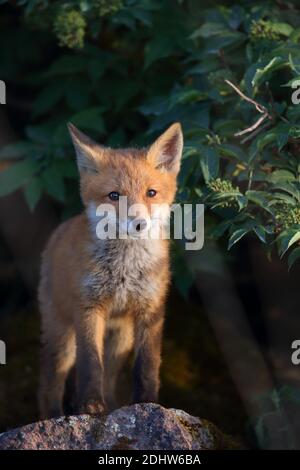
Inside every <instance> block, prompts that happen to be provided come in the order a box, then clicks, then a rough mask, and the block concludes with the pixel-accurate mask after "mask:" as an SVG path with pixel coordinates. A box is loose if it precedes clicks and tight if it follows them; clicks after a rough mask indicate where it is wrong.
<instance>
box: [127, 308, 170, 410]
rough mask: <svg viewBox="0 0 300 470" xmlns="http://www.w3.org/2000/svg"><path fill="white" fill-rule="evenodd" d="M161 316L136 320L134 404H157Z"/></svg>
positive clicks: (161, 328)
mask: <svg viewBox="0 0 300 470" xmlns="http://www.w3.org/2000/svg"><path fill="white" fill-rule="evenodd" d="M163 320H164V319H163V315H162V314H161V313H159V314H156V315H155V316H152V317H151V318H150V320H149V319H148V320H146V319H145V318H143V317H142V318H138V320H137V322H136V331H135V364H134V402H135V403H143V402H157V400H158V391H159V369H160V363H161V341H162V330H163Z"/></svg>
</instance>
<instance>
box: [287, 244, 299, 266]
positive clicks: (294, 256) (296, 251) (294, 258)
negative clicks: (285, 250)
mask: <svg viewBox="0 0 300 470" xmlns="http://www.w3.org/2000/svg"><path fill="white" fill-rule="evenodd" d="M299 258H300V247H297V248H295V249H294V250H293V251H292V252H291V253H290V254H289V257H288V267H289V271H290V269H291V268H292V266H293V265H294V264H295V262H296V261H297V260H298V259H299Z"/></svg>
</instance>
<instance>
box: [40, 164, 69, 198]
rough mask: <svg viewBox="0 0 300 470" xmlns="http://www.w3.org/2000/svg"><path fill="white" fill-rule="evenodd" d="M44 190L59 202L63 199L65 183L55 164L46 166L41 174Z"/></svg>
mask: <svg viewBox="0 0 300 470" xmlns="http://www.w3.org/2000/svg"><path fill="white" fill-rule="evenodd" d="M42 180H43V186H44V188H45V190H46V192H47V193H48V194H49V195H50V196H52V197H54V198H55V199H57V200H58V201H60V202H64V201H65V185H64V180H63V177H62V175H61V172H60V171H59V169H58V168H57V166H56V165H55V164H52V165H51V166H49V167H47V168H46V169H45V171H44V173H43V174H42Z"/></svg>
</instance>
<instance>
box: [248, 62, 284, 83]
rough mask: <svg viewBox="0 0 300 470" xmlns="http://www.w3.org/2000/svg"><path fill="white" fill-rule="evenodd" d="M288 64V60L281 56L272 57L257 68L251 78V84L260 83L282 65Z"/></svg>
mask: <svg viewBox="0 0 300 470" xmlns="http://www.w3.org/2000/svg"><path fill="white" fill-rule="evenodd" d="M286 65H288V62H287V61H286V60H285V59H283V58H282V57H273V59H271V60H270V61H269V62H267V63H266V64H265V65H264V66H263V67H262V68H257V70H256V73H255V75H254V77H253V79H252V86H253V87H254V86H256V85H261V84H262V83H263V82H265V81H266V80H268V79H269V78H270V76H271V74H272V73H273V72H274V71H275V70H278V69H280V68H282V67H284V66H286Z"/></svg>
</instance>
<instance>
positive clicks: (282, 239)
mask: <svg viewBox="0 0 300 470" xmlns="http://www.w3.org/2000/svg"><path fill="white" fill-rule="evenodd" d="M299 240H300V230H299V229H298V228H290V229H287V230H285V231H284V232H282V233H281V234H280V235H279V237H277V244H278V251H279V254H280V256H281V257H283V256H284V254H285V253H286V252H287V251H288V249H289V248H290V247H291V246H292V245H294V244H295V243H297V242H298V241H299Z"/></svg>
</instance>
